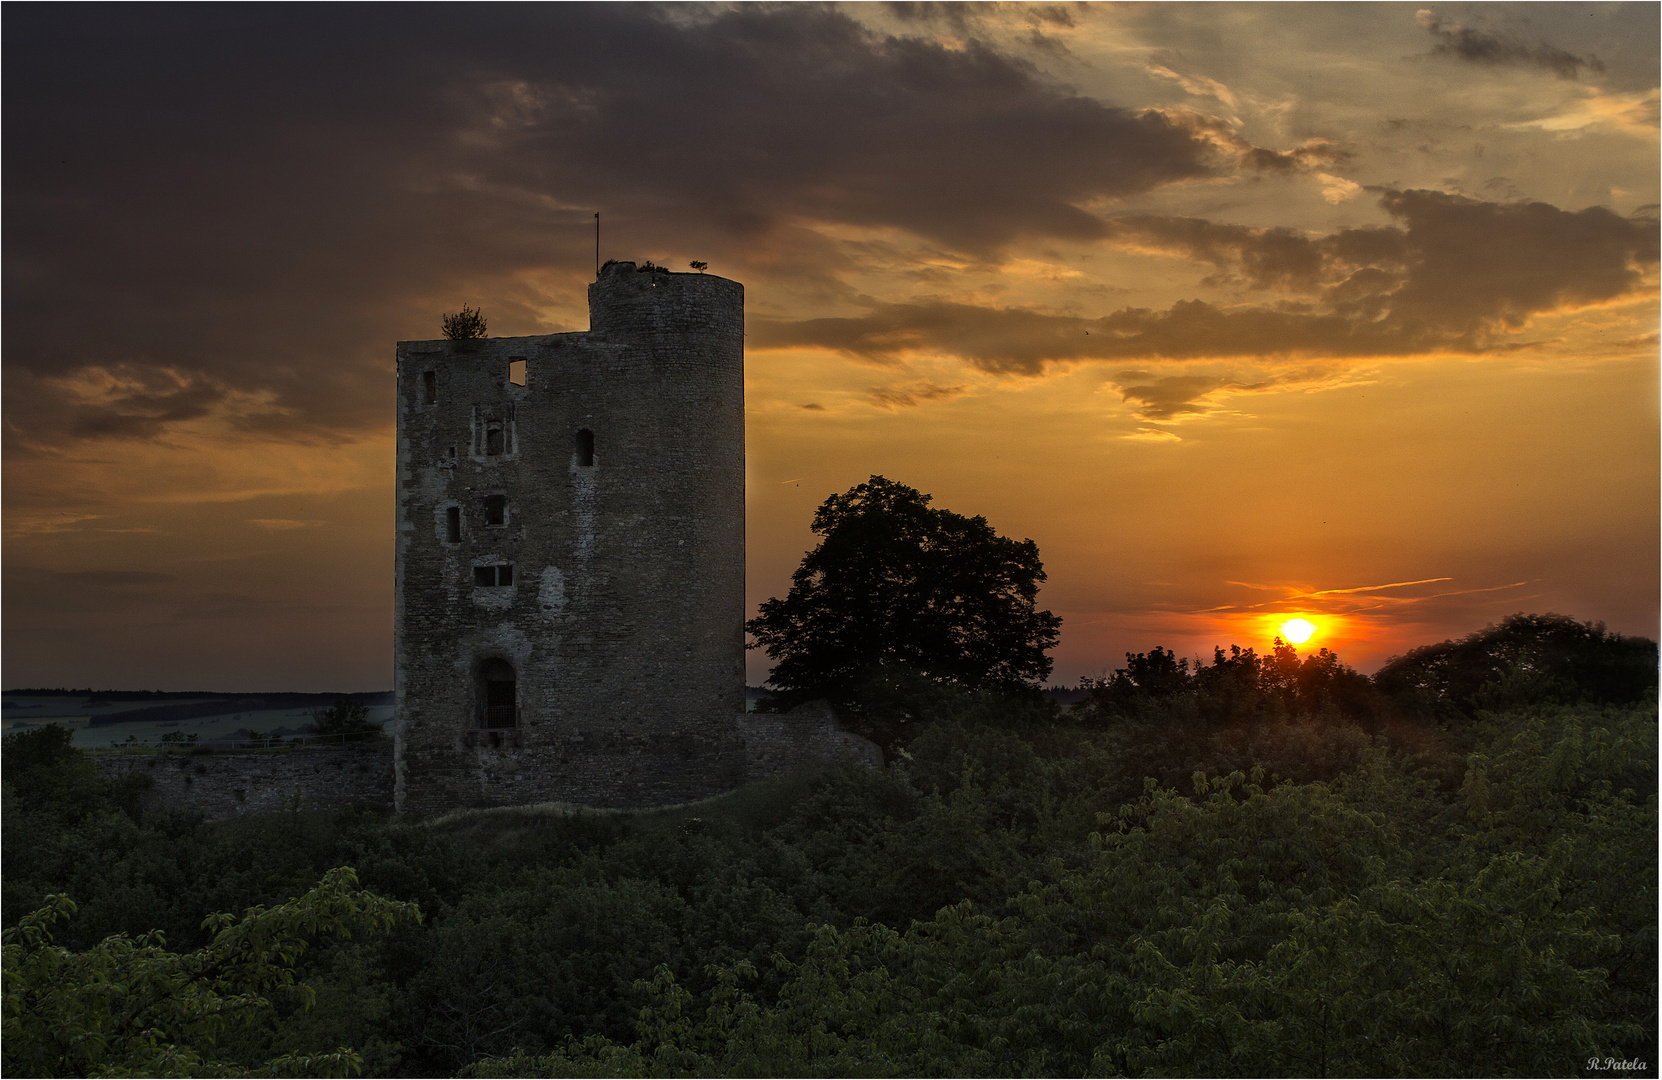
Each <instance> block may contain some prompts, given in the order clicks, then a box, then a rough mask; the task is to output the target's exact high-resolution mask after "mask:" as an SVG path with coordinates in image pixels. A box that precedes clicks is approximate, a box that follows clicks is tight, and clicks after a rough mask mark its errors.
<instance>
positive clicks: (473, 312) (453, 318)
mask: <svg viewBox="0 0 1662 1080" xmlns="http://www.w3.org/2000/svg"><path fill="white" fill-rule="evenodd" d="M439 328H440V329H441V330H443V332H444V336H445V337H447V338H450V339H451V340H452V341H460V340H464V339H467V338H482V337H484V336H485V317H484V316H483V315H481V314H479V309H478V308H470V307H468V306H467V305H466V304H463V305H462V310H460V311H458V312H456V313H455V314H454V315H446V316H445V317H444V319H443V321H442V322H441V323H440V324H439Z"/></svg>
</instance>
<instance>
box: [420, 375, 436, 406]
mask: <svg viewBox="0 0 1662 1080" xmlns="http://www.w3.org/2000/svg"><path fill="white" fill-rule="evenodd" d="M421 396H422V398H423V399H424V400H425V401H426V403H427V404H429V405H437V404H438V403H439V373H438V372H436V371H424V372H422V373H421Z"/></svg>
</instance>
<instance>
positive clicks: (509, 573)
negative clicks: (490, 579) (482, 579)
mask: <svg viewBox="0 0 1662 1080" xmlns="http://www.w3.org/2000/svg"><path fill="white" fill-rule="evenodd" d="M496 583H497V584H498V585H512V584H513V583H514V568H513V567H512V566H498V567H497V568H496Z"/></svg>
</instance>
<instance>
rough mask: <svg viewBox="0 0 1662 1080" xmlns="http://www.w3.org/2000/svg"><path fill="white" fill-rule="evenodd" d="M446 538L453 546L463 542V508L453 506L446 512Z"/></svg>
mask: <svg viewBox="0 0 1662 1080" xmlns="http://www.w3.org/2000/svg"><path fill="white" fill-rule="evenodd" d="M444 536H445V539H446V540H449V541H450V542H451V543H452V544H459V543H461V542H462V508H461V507H459V506H452V507H450V508H449V509H448V510H446V511H445V512H444Z"/></svg>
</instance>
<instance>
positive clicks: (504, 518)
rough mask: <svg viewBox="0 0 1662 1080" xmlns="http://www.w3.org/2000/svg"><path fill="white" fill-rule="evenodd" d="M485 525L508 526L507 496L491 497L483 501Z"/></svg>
mask: <svg viewBox="0 0 1662 1080" xmlns="http://www.w3.org/2000/svg"><path fill="white" fill-rule="evenodd" d="M485 524H486V525H506V524H508V496H506V495H491V496H488V497H486V499H485Z"/></svg>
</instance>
